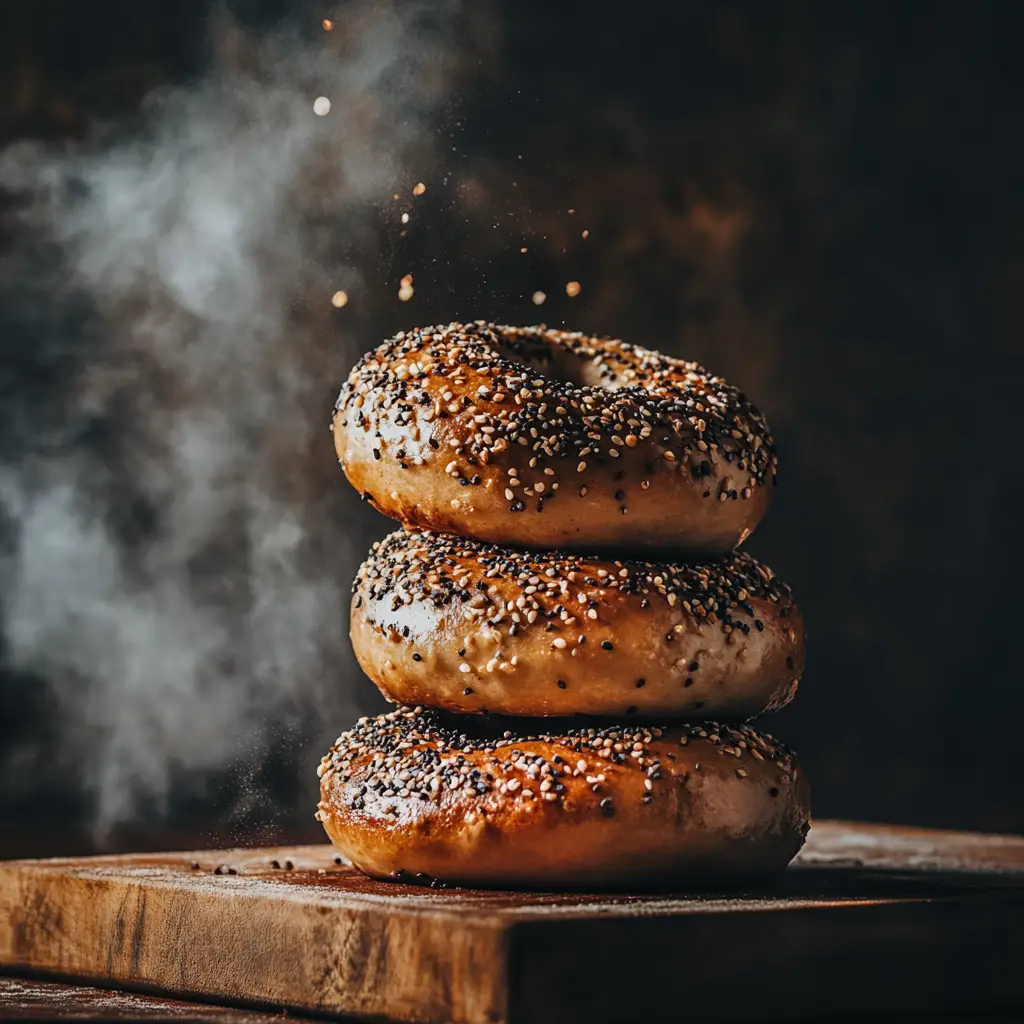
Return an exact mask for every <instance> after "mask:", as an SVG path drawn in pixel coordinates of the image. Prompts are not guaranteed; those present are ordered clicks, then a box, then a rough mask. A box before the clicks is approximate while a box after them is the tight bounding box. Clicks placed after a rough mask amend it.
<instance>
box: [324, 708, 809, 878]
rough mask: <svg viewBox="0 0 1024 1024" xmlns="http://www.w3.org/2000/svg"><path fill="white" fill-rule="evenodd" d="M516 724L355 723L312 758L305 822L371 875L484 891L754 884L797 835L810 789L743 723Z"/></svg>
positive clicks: (793, 847)
mask: <svg viewBox="0 0 1024 1024" xmlns="http://www.w3.org/2000/svg"><path fill="white" fill-rule="evenodd" d="M524 725H527V723H525V722H524V721H523V720H505V721H504V722H502V721H500V720H496V719H481V718H465V717H463V718H461V719H460V718H457V717H454V716H446V715H443V714H440V713H437V712H422V711H421V710H420V709H409V708H402V709H399V710H397V711H394V712H392V713H391V714H389V715H381V716H378V717H377V718H369V719H361V720H360V722H359V724H358V725H357V726H356V727H355V728H354V729H352V730H351V731H350V732H348V733H345V734H344V735H343V736H340V737H339V738H338V742H337V744H336V745H335V746H334V747H333V748H332V749H331V753H330V754H328V755H327V756H326V757H325V758H324V759H323V761H322V763H321V766H320V774H321V801H320V805H319V808H318V811H317V816H318V817H319V818H320V820H321V821H322V822H323V825H324V828H325V829H326V830H327V834H328V835H329V836H330V838H331V841H332V842H333V843H334V844H335V846H336V847H337V848H338V849H339V850H340V851H341V852H342V853H343V854H344V855H345V856H347V857H349V858H350V859H351V860H352V862H353V863H354V864H355V866H356V867H358V868H359V869H360V870H362V871H364V872H366V873H367V874H369V875H372V876H374V877H377V878H389V877H408V878H410V879H416V878H417V876H418V878H419V880H420V881H421V882H422V881H425V880H427V879H439V880H442V881H445V882H453V883H461V884H466V885H479V886H489V887H520V886H528V887H531V888H541V889H564V888H576V889H579V888H591V887H603V886H615V885H623V886H629V887H630V888H636V887H638V886H644V885H647V884H658V885H661V884H672V885H682V886H686V885H693V884H699V883H703V882H705V881H712V880H714V881H722V880H738V879H747V878H755V877H760V876H764V875H768V874H772V873H775V872H778V871H781V870H782V869H783V868H785V866H786V865H787V864H788V863H789V861H790V860H791V859H792V858H793V856H794V855H795V854H796V852H797V851H798V850H799V848H800V846H801V845H802V843H803V840H804V836H805V835H806V833H807V829H808V826H809V792H808V787H807V783H806V781H805V779H804V778H803V776H802V774H801V772H800V769H799V767H798V766H797V764H796V762H795V760H794V758H793V757H792V755H791V754H790V753H789V752H788V751H786V750H785V749H784V748H782V747H780V746H779V745H778V744H776V743H775V741H774V740H772V739H771V738H770V737H767V736H764V735H763V734H759V733H757V732H756V731H755V730H754V729H752V728H751V727H749V726H740V727H738V728H729V727H726V726H719V725H715V724H713V723H704V724H702V725H701V724H691V725H674V726H669V727H664V728H660V727H657V726H650V725H637V724H631V725H627V726H616V727H602V728H589V727H586V726H578V727H576V726H572V727H568V728H567V724H566V723H565V722H564V721H563V722H556V721H539V722H531V723H528V727H527V728H526V729H524ZM513 730H515V731H513Z"/></svg>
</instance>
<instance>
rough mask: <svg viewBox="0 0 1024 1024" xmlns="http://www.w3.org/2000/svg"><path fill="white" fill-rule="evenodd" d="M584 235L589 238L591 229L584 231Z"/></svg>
mask: <svg viewBox="0 0 1024 1024" xmlns="http://www.w3.org/2000/svg"><path fill="white" fill-rule="evenodd" d="M582 237H583V238H589V237H590V232H589V231H584V232H583V235H582Z"/></svg>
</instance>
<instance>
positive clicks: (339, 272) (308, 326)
mask: <svg viewBox="0 0 1024 1024" xmlns="http://www.w3.org/2000/svg"><path fill="white" fill-rule="evenodd" d="M460 17H461V14H460V12H459V10H458V9H457V7H456V5H455V3H454V0H451V2H449V0H433V2H431V0H418V2H416V3H400V2H398V0H395V2H394V3H393V4H388V3H380V2H376V0H362V2H358V3H354V4H349V5H347V6H346V7H345V9H344V16H343V17H342V16H338V17H337V18H336V23H335V25H334V27H333V31H330V32H326V31H323V30H322V29H321V28H320V25H319V21H318V20H316V21H314V20H312V19H311V20H310V23H311V25H312V26H313V29H314V31H306V32H302V31H299V30H297V29H294V28H293V29H290V30H276V31H274V32H273V33H270V34H264V35H261V36H255V35H253V34H251V33H249V32H247V31H245V30H243V29H242V28H241V27H240V26H239V25H238V24H237V23H236V22H234V21H233V20H231V19H230V18H229V17H227V16H226V15H224V14H223V13H222V14H220V15H218V16H217V17H216V18H215V19H214V21H213V23H212V29H211V54H210V70H209V71H208V73H206V74H205V75H204V76H203V77H202V78H201V80H199V81H197V82H194V83H192V84H190V85H188V86H187V87H177V88H174V89H170V90H164V91H162V92H159V93H156V94H154V95H152V96H149V97H147V98H146V100H145V102H144V103H143V105H142V108H141V110H140V111H139V113H138V115H137V117H135V118H133V120H132V122H131V123H130V124H116V125H108V126H107V127H106V128H105V129H104V130H103V131H102V132H101V133H99V135H101V136H102V137H97V136H94V137H93V139H92V140H91V141H90V142H89V143H88V144H82V145H79V146H76V147H67V146H64V147H59V148H58V147H55V146H53V145H50V146H44V145H41V144H35V143H33V144H26V143H21V144H17V145H14V146H11V147H9V148H8V149H7V150H6V151H4V152H2V153H0V190H3V191H4V192H6V193H7V195H8V196H10V197H12V200H11V201H12V204H13V205H12V207H11V210H10V212H9V213H8V214H7V225H6V227H7V228H9V229H12V230H13V236H9V238H10V237H13V239H14V241H13V243H11V244H9V245H8V246H7V251H6V254H5V255H4V257H3V259H2V261H0V279H2V280H3V281H4V282H5V288H7V289H9V290H10V292H11V294H14V292H15V291H17V293H18V294H17V298H18V306H19V310H20V314H19V315H20V316H21V317H22V321H23V322H22V324H21V326H22V330H21V333H20V335H19V334H18V332H17V331H15V332H14V333H13V335H11V337H12V338H13V341H12V340H10V338H9V339H8V340H7V341H4V342H3V345H4V349H5V354H4V362H5V363H7V365H8V367H10V366H12V365H13V364H14V363H15V362H17V361H19V360H20V361H21V362H22V363H23V364H26V365H31V367H32V369H33V372H35V373H36V374H39V373H42V374H44V375H47V374H48V375H50V376H51V377H52V376H53V375H54V374H56V375H57V376H59V377H60V384H61V386H60V388H54V387H52V386H51V387H49V388H48V389H47V393H48V394H52V393H54V392H55V391H56V393H58V394H59V395H60V399H59V401H57V402H52V401H51V403H50V404H49V405H47V406H45V407H43V406H36V405H34V404H33V401H32V395H31V394H26V393H25V392H24V390H23V392H22V394H21V395H20V396H19V395H15V396H14V397H13V398H12V399H11V401H10V402H9V403H8V405H7V407H6V408H5V410H4V413H3V416H4V417H6V420H7V422H4V423H2V424H0V426H2V434H3V440H2V441H0V444H2V448H0V453H2V455H3V461H2V463H0V527H4V526H6V533H7V535H8V536H7V538H6V541H7V543H6V545H5V546H4V547H3V548H0V573H2V577H0V578H2V587H0V601H2V606H0V611H2V616H3V633H4V635H5V641H6V648H5V649H0V655H2V656H3V657H4V661H5V664H4V666H3V668H4V669H5V671H6V673H7V674H9V675H11V676H13V675H14V674H20V675H21V676H22V677H24V676H26V675H27V676H28V677H31V678H38V679H40V680H44V681H45V685H46V686H48V687H49V688H50V693H51V695H52V699H53V709H54V710H53V714H54V715H55V728H56V736H55V738H54V742H51V743H48V744H44V743H42V742H40V741H39V740H38V739H35V740H34V739H33V737H20V738H19V739H18V741H17V742H15V743H14V744H13V745H8V749H6V750H3V751H0V770H2V772H3V776H4V778H5V779H6V780H7V781H6V785H11V784H16V782H17V780H18V779H19V778H25V777H26V775H27V773H28V772H29V771H34V770H37V769H38V767H39V765H40V764H42V763H45V764H46V765H47V766H49V767H51V768H55V769H57V770H61V771H70V772H72V773H73V774H74V777H75V778H77V779H81V780H82V782H83V784H84V785H85V787H86V788H87V789H88V790H89V792H90V794H91V797H92V799H93V802H94V804H95V808H96V824H97V828H98V830H99V832H100V833H102V832H104V831H105V830H107V829H109V828H110V827H111V826H113V825H116V824H117V823H118V822H121V821H123V820H126V819H129V818H131V817H132V816H133V815H138V814H139V813H140V812H143V811H144V812H145V813H148V814H151V813H153V811H154V809H155V811H156V813H160V812H161V810H162V809H163V807H164V804H165V802H166V800H167V797H168V793H169V790H170V787H171V784H172V781H173V780H174V779H175V778H177V777H178V776H179V775H180V774H181V773H183V772H184V773H186V774H188V773H195V775H196V776H197V777H200V778H201V777H202V775H203V773H204V772H207V773H208V772H215V771H221V770H224V769H225V768H229V767H230V766H231V765H233V764H236V763H238V762H239V761H242V762H244V763H246V764H250V765H252V766H253V776H254V777H255V776H256V774H257V772H258V767H259V765H260V764H261V762H262V761H263V760H264V759H265V758H266V756H267V753H268V750H269V748H270V746H271V745H272V744H273V743H274V742H278V741H280V738H281V737H282V736H287V735H288V734H289V731H294V730H297V729H299V728H300V727H301V723H302V722H303V721H306V720H308V719H309V718H310V717H311V716H315V717H316V718H317V719H321V718H323V719H326V720H329V721H330V723H331V724H330V726H329V728H331V729H335V730H337V729H340V728H342V727H343V726H345V725H346V723H347V721H348V719H349V718H350V717H351V716H352V715H353V714H354V713H355V707H356V705H355V703H354V698H353V696H352V688H351V686H349V685H347V682H346V677H347V676H352V675H354V668H350V667H348V666H349V663H350V659H349V656H348V654H347V646H346V640H345V634H346V633H347V593H348V587H349V582H350V579H351V575H352V573H353V571H354V565H355V563H356V562H357V561H358V560H359V558H361V557H362V555H363V551H362V550H361V549H354V544H353V541H352V540H351V539H350V538H348V537H347V534H346V528H345V524H344V522H343V521H342V517H341V516H340V515H339V513H338V509H337V508H336V507H335V506H334V505H333V504H332V500H333V501H336V499H333V495H334V494H335V493H337V492H338V491H339V490H340V488H341V487H342V486H343V484H342V482H341V480H340V476H339V473H338V469H337V466H336V465H335V464H334V459H333V454H332V448H331V442H330V436H329V434H328V432H327V426H328V419H329V410H330V401H331V398H332V397H333V396H332V391H333V390H334V388H335V386H336V385H337V384H338V383H340V380H341V379H342V376H343V373H344V372H345V371H346V370H347V367H348V366H349V365H350V364H351V362H352V361H353V360H354V358H355V356H356V354H357V353H358V352H359V351H362V350H364V349H365V348H367V347H369V346H370V345H371V344H373V343H374V341H375V339H373V338H371V337H368V336H367V331H366V323H367V317H366V315H365V314H363V315H360V314H359V313H358V312H357V311H356V310H354V309H353V308H352V307H349V308H348V309H345V310H344V311H338V310H335V309H333V308H332V306H331V304H330V296H331V294H332V293H333V292H334V291H335V290H337V289H345V290H347V291H348V292H349V293H350V294H352V295H353V297H354V301H353V306H358V305H359V302H358V300H359V299H360V298H362V299H363V307H364V309H365V308H367V307H368V306H369V304H370V302H371V298H372V290H373V287H374V285H375V281H374V280H373V278H374V275H375V273H376V271H377V267H378V262H379V260H380V259H381V258H382V256H381V254H382V252H386V250H387V247H388V245H389V238H388V230H389V229H387V228H386V227H385V220H386V219H387V217H388V216H389V217H391V218H393V219H397V215H395V214H392V213H389V214H388V215H387V216H385V214H384V213H382V207H383V206H389V207H390V208H391V209H393V207H394V204H393V203H392V202H391V197H392V193H393V192H396V191H401V192H402V193H404V194H405V195H408V194H409V190H410V189H411V187H412V185H413V184H414V183H415V182H416V181H417V180H419V176H424V175H425V174H426V173H427V172H428V170H429V168H430V166H431V162H432V161H433V160H434V159H435V155H436V154H435V153H434V152H433V149H434V146H433V143H432V139H434V138H435V137H436V135H437V129H438V126H439V123H440V119H441V116H442V115H441V111H442V107H443V105H444V102H445V100H446V98H447V97H448V96H449V94H450V90H451V88H452V86H453V82H454V81H455V79H456V76H457V73H458V70H459V59H458V52H457V48H456V46H455V44H454V41H453V40H454V38H455V35H456V33H457V31H458V25H459V19H460ZM320 96H324V97H327V98H328V99H329V100H330V103H331V109H330V112H329V113H328V114H327V115H326V116H316V114H314V109H313V108H314V101H315V100H316V99H317V97H320ZM322 106H323V105H322V104H321V108H322ZM389 294H393V291H392V290H391V289H390V288H389ZM339 323H344V324H345V325H346V328H345V329H344V330H342V329H341V328H340V327H339V326H337V325H338V324H339ZM19 339H21V340H19ZM23 376H25V375H24V374H23ZM29 376H30V375H29ZM2 383H3V380H2V378H0V384H2ZM0 678H2V676H0ZM0 685H2V684H0ZM250 788H251V787H250ZM250 796H251V794H250ZM311 801H312V798H311ZM311 806H312V804H311Z"/></svg>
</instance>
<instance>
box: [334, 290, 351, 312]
mask: <svg viewBox="0 0 1024 1024" xmlns="http://www.w3.org/2000/svg"><path fill="white" fill-rule="evenodd" d="M331 305H332V306H333V307H334V308H335V309H341V307H342V306H347V305H348V292H335V293H334V294H333V295H332V296H331Z"/></svg>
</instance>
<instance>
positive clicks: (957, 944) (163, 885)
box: [0, 822, 1024, 1024]
mask: <svg viewBox="0 0 1024 1024" xmlns="http://www.w3.org/2000/svg"><path fill="white" fill-rule="evenodd" d="M0 965H2V966H3V967H4V968H5V969H6V970H8V971H13V972H19V971H20V972H22V973H24V972H36V973H37V974H38V973H39V972H44V973H45V972H50V973H54V974H59V975H62V976H63V977H64V978H65V979H81V980H88V981H92V982H94V983H100V984H103V985H108V986H113V987H115V988H139V987H146V988H148V989H149V990H150V991H151V992H158V993H160V994H164V995H171V996H176V997H179V998H186V999H196V998H200V999H208V1000H214V1001H217V1002H222V1003H232V1004H236V1005H246V1004H248V1005H250V1006H263V1007H277V1008H280V1007H289V1008H291V1009H292V1010H293V1011H299V1012H306V1011H312V1012H315V1013H328V1014H336V1015H337V1014H346V1015H351V1016H354V1017H364V1018H365V1017H374V1018H377V1019H385V1020H410V1021H442V1020H451V1021H464V1022H467V1024H469V1022H481V1024H498V1022H504V1021H511V1022H515V1021H529V1022H534V1024H544V1022H546V1021H556V1020H557V1021H559V1022H564V1021H571V1020H586V1021H587V1022H588V1024H593V1022H600V1021H626V1020H629V1021H632V1020H646V1019H651V1020H655V1019H657V1020H662V1019H666V1018H668V1019H680V1018H690V1019H699V1020H706V1019H746V1020H749V1019H775V1020H795V1019H822V1018H827V1017H833V1018H837V1017H840V1016H847V1017H850V1016H852V1017H854V1019H857V1017H858V1015H860V1017H861V1018H862V1019H863V1017H864V1016H866V1015H870V1016H871V1017H872V1019H876V1018H877V1017H878V1016H879V1015H881V1014H884V1015H888V1016H889V1017H895V1018H896V1019H912V1018H911V1017H910V1016H908V1015H925V1014H935V1013H937V1012H940V1011H941V1012H945V1013H952V1012H961V1013H963V1012H968V1011H970V1012H980V1011H998V1010H1007V1011H1012V1010H1024V987H1022V986H1021V984H1020V975H1021V970H1022V965H1024V839H1022V838H1016V837H1006V836H982V835H973V834H968V833H952V832H933V831H927V830H920V829H903V828H894V827H890V826H873V825H857V824H851V823H842V822H819V823H817V824H816V825H815V827H814V829H812V831H811V835H810V838H809V841H808V844H807V847H806V848H805V850H804V852H803V853H802V855H801V857H800V858H799V859H798V861H797V863H796V864H795V865H794V867H793V869H791V870H790V871H789V872H788V873H787V874H786V875H785V876H784V877H783V878H781V879H780V880H779V881H778V882H776V883H774V884H773V885H771V886H768V887H758V888H756V889H751V888H748V889H743V890H733V891H727V892H724V891H723V892H702V893H688V894H682V893H672V894H666V893H647V894H615V893H603V894H573V895H567V894H557V893H554V894H536V893H501V892H480V891H467V890H432V889H426V888H421V887H417V886H408V885H400V884H397V883H380V882H373V881H371V880H369V879H367V878H365V877H364V876H362V875H360V874H359V873H358V872H354V871H353V870H352V869H350V868H348V867H347V866H345V865H340V864H337V863H335V857H334V853H333V851H332V850H331V849H330V847H326V846H312V847H293V848H280V849H263V850H232V851H219V852H214V853H210V852H205V853H172V854H163V855H153V854H145V855H141V854H137V855H127V856H120V857H103V858H83V859H77V860H73V859H66V860H50V861H16V862H10V863H7V864H0ZM209 1009H210V1008H208V1007H207V1008H206V1010H209Z"/></svg>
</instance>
